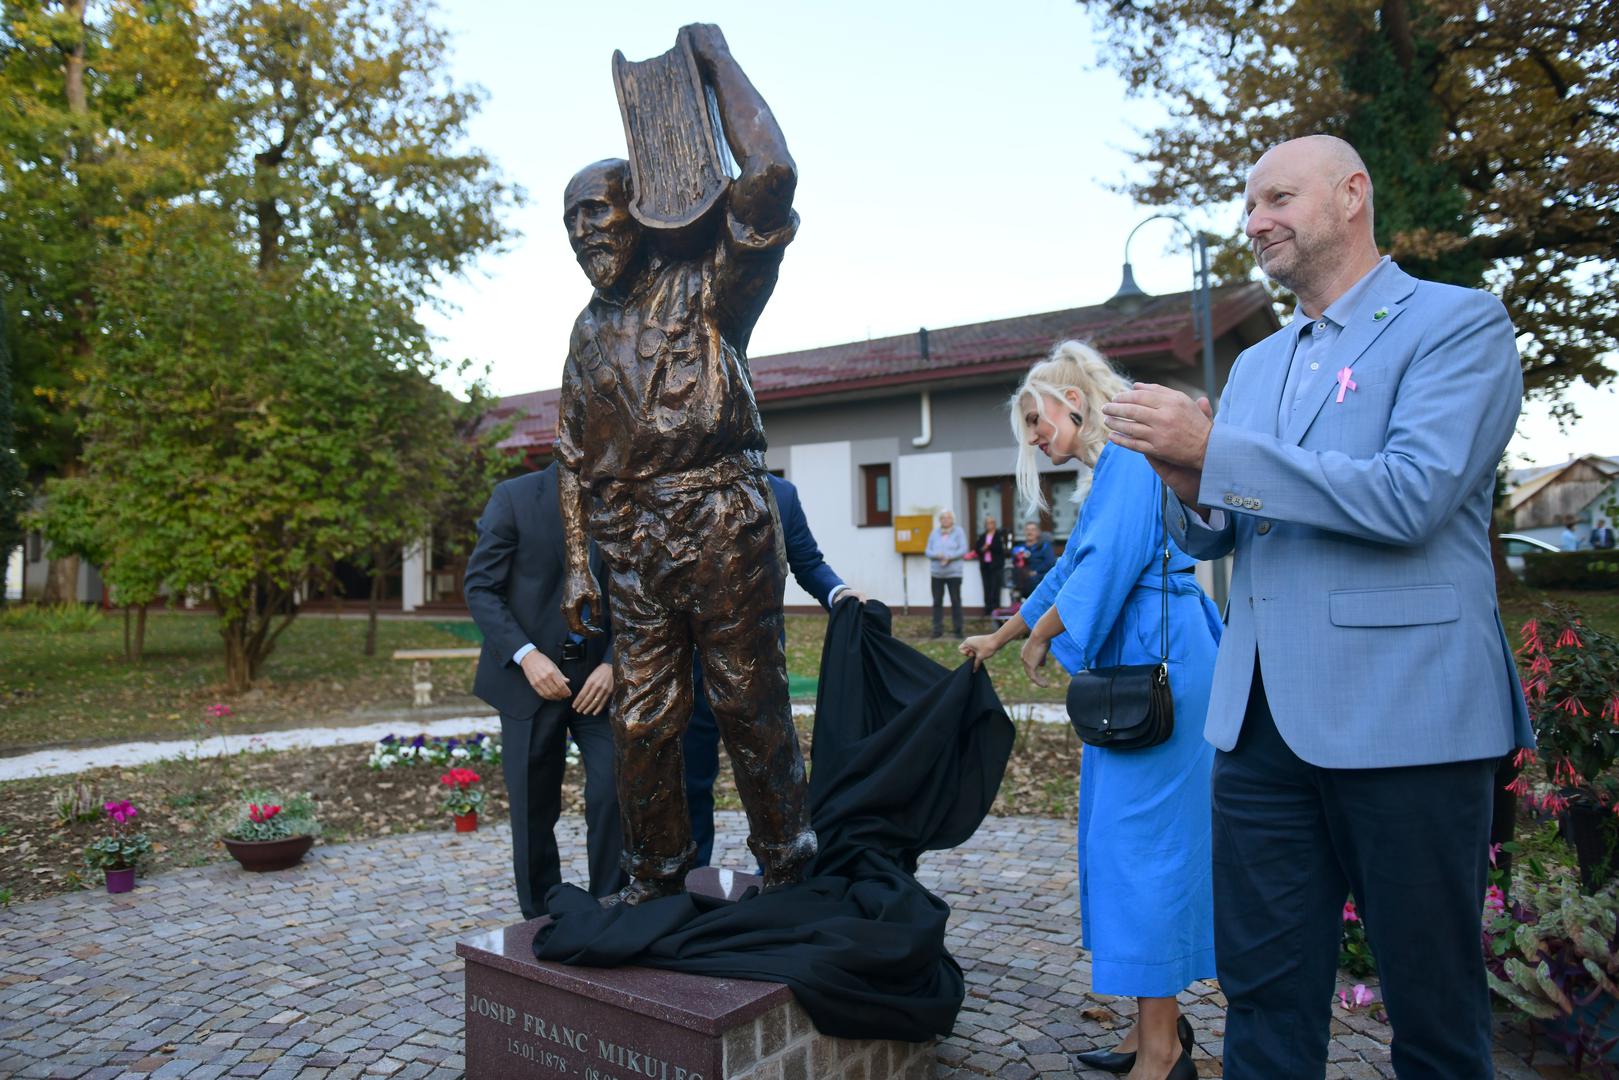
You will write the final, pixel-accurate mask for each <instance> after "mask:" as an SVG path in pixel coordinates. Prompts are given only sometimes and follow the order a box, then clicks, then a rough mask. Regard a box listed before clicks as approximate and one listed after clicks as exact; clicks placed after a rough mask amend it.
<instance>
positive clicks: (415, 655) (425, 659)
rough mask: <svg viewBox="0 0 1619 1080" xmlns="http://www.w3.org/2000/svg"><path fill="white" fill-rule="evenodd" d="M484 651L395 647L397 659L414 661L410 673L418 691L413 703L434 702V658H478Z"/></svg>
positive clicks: (413, 704)
mask: <svg viewBox="0 0 1619 1080" xmlns="http://www.w3.org/2000/svg"><path fill="white" fill-rule="evenodd" d="M481 652H483V650H482V649H479V648H469V649H395V650H394V659H395V660H410V661H413V664H412V666H411V670H410V674H411V679H412V688H413V689H414V690H415V691H416V697H415V700H413V701H412V702H411V705H412V706H413V707H414V706H421V705H431V704H433V661H434V660H476V659H478V654H479V653H481Z"/></svg>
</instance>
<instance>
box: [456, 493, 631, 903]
mask: <svg viewBox="0 0 1619 1080" xmlns="http://www.w3.org/2000/svg"><path fill="white" fill-rule="evenodd" d="M556 472H557V469H556V466H555V465H547V466H546V467H545V468H544V469H542V470H540V471H539V472H532V473H527V474H526V475H523V476H519V477H517V478H515V479H512V480H507V481H505V482H503V483H501V484H499V485H497V486H496V487H495V491H494V494H492V495H491V496H490V497H489V505H488V506H487V507H485V509H484V512H483V517H481V518H479V519H478V544H477V546H476V547H474V548H473V549H472V555H471V556H470V557H469V558H468V559H467V574H466V583H465V593H466V598H467V608H468V609H469V610H470V611H471V612H472V618H473V621H474V622H476V623H477V624H478V629H479V630H481V631H483V652H482V654H481V655H480V656H479V657H478V672H477V674H476V676H474V678H473V683H472V692H473V693H475V694H477V695H478V696H479V697H480V698H482V699H483V700H484V701H486V702H488V703H489V705H490V707H491V708H493V709H495V710H497V711H499V713H500V741H501V755H502V756H501V769H502V772H503V773H504V774H505V777H506V794H507V796H508V800H509V802H510V805H511V819H512V872H513V875H514V877H515V878H516V881H517V902H518V906H519V907H520V908H522V911H523V918H525V919H532V918H534V917H535V916H537V915H541V914H543V913H544V903H545V894H546V892H547V891H549V890H550V888H551V886H553V885H557V884H560V883H561V881H562V864H561V856H560V854H559V853H558V851H557V840H556V832H555V830H556V824H557V818H558V817H560V816H561V814H562V774H563V770H564V767H565V765H566V756H565V755H566V753H567V747H568V737H569V736H570V735H571V736H572V737H573V741H574V742H575V743H576V744H577V745H578V747H579V753H580V756H581V758H582V759H583V764H584V772H585V850H586V852H587V853H588V855H589V859H590V892H591V895H593V896H609V895H611V894H613V893H615V892H617V891H618V889H619V888H620V887H621V886H623V884H624V872H623V870H622V869H621V868H620V866H619V863H620V859H621V858H622V856H623V854H624V840H623V835H622V833H621V831H620V825H619V812H618V793H617V791H616V790H615V787H614V778H613V733H612V731H611V730H610V729H609V727H608V719H607V702H608V699H609V697H610V695H611V694H612V692H613V654H612V648H611V645H610V644H609V641H608V639H607V638H606V637H594V638H581V637H580V636H579V635H578V634H572V633H569V631H568V627H567V624H566V623H564V622H563V620H562V585H563V550H562V509H561V506H560V505H559V503H558V498H557V491H558V488H557V480H556ZM590 566H591V569H592V571H593V572H595V573H596V574H597V575H598V577H602V576H604V575H602V574H601V557H600V555H599V554H597V552H596V548H595V545H594V544H592V545H591V547H590ZM602 595H603V596H605V595H606V590H605V589H603V593H602ZM609 614H610V613H609V612H607V611H605V610H604V611H602V612H600V613H599V617H600V618H601V619H602V621H603V622H604V623H605V622H606V621H607V618H608V616H609Z"/></svg>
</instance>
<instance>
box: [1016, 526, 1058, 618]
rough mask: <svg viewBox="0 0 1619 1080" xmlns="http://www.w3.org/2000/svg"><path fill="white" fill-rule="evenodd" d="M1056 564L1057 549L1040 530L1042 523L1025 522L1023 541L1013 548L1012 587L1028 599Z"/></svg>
mask: <svg viewBox="0 0 1619 1080" xmlns="http://www.w3.org/2000/svg"><path fill="white" fill-rule="evenodd" d="M1056 565H1057V553H1056V550H1055V549H1054V548H1053V547H1052V546H1051V541H1050V540H1048V539H1046V537H1045V534H1043V533H1042V532H1041V531H1040V523H1039V522H1038V521H1027V522H1024V524H1023V543H1021V544H1019V545H1018V546H1017V547H1015V548H1013V549H1012V587H1013V588H1014V589H1016V590H1017V592H1018V595H1019V596H1020V597H1022V598H1024V599H1027V598H1028V597H1030V596H1033V595H1034V590H1035V589H1037V588H1039V587H1040V582H1041V581H1042V580H1043V579H1044V578H1045V576H1046V575H1047V574H1048V573H1050V572H1051V568H1052V567H1053V566H1056Z"/></svg>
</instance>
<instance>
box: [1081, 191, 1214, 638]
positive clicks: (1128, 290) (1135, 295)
mask: <svg viewBox="0 0 1619 1080" xmlns="http://www.w3.org/2000/svg"><path fill="white" fill-rule="evenodd" d="M1153 221H1172V222H1174V223H1175V224H1176V225H1179V226H1180V227H1181V230H1182V231H1183V232H1185V233H1186V235H1187V237H1189V238H1190V239H1191V241H1192V327H1193V329H1194V330H1195V332H1196V333H1197V336H1198V337H1199V338H1200V339H1202V342H1203V390H1204V393H1206V394H1207V395H1208V398H1209V406H1210V407H1211V408H1218V407H1219V404H1220V393H1219V387H1217V386H1216V385H1215V382H1214V380H1215V374H1214V301H1213V297H1212V295H1211V292H1210V284H1211V283H1210V280H1209V278H1210V275H1209V245H1208V241H1207V240H1206V239H1205V238H1204V236H1203V234H1202V233H1201V232H1198V231H1197V230H1196V229H1194V228H1192V227H1191V226H1190V225H1188V224H1186V221H1185V219H1183V218H1181V217H1179V216H1178V215H1175V214H1154V215H1152V216H1151V217H1149V218H1146V219H1145V220H1143V221H1141V222H1139V223H1138V224H1137V225H1136V227H1135V228H1133V229H1131V230H1130V235H1129V236H1127V237H1125V239H1124V277H1123V280H1121V281H1120V282H1119V291H1118V292H1116V293H1114V294H1113V297H1112V298H1111V299H1110V300H1108V305H1109V306H1110V307H1117V308H1123V309H1124V310H1126V311H1132V310H1135V309H1137V308H1139V307H1140V306H1141V304H1142V303H1143V302H1145V301H1146V300H1147V298H1148V294H1147V293H1145V292H1143V291H1142V289H1141V286H1139V285H1137V284H1136V276H1135V274H1134V273H1133V272H1132V271H1131V269H1130V241H1132V240H1134V239H1135V238H1136V233H1138V232H1140V231H1141V226H1142V225H1146V224H1148V223H1149V222H1153ZM1224 562H1225V560H1223V559H1222V560H1219V562H1218V564H1217V565H1215V566H1214V567H1213V580H1214V603H1215V605H1216V606H1217V607H1219V608H1220V609H1221V610H1224V609H1225V603H1226V576H1225V566H1224Z"/></svg>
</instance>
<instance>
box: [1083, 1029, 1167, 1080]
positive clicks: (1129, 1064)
mask: <svg viewBox="0 0 1619 1080" xmlns="http://www.w3.org/2000/svg"><path fill="white" fill-rule="evenodd" d="M1175 1034H1176V1035H1179V1036H1180V1040H1181V1051H1182V1052H1181V1059H1180V1061H1177V1062H1176V1063H1175V1067H1174V1068H1173V1069H1171V1070H1170V1071H1169V1076H1168V1077H1167V1078H1166V1080H1197V1069H1196V1068H1195V1067H1193V1065H1192V1025H1191V1022H1190V1021H1188V1020H1187V1019H1186V1017H1185V1016H1182V1017H1180V1018H1179V1019H1177V1020H1176V1021H1175ZM1072 1057H1073V1059H1074V1063H1075V1065H1076V1067H1077V1066H1083V1067H1084V1068H1087V1069H1101V1070H1102V1071H1103V1072H1110V1073H1127V1072H1129V1071H1130V1070H1131V1069H1133V1068H1135V1067H1136V1055H1135V1052H1134V1051H1132V1052H1130V1053H1128V1054H1120V1053H1118V1052H1116V1051H1113V1050H1087V1051H1086V1052H1085V1053H1083V1054H1074V1055H1072ZM1181 1061H1184V1062H1185V1063H1186V1067H1187V1068H1188V1069H1191V1071H1190V1072H1187V1071H1185V1070H1183V1069H1182V1068H1181Z"/></svg>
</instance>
